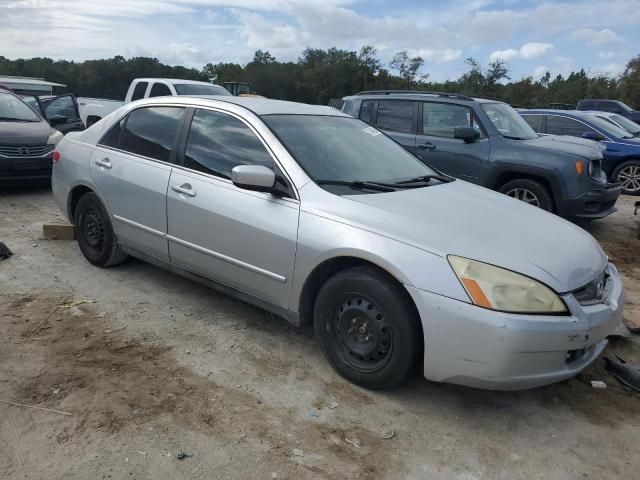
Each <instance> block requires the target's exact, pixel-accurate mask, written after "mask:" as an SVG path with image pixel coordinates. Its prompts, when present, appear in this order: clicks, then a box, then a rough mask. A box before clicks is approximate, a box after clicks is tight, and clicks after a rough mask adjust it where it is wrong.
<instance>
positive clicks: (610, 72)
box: [590, 63, 625, 77]
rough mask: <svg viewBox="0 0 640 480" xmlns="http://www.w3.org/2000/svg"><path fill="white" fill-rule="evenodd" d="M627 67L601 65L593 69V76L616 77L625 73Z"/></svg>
mask: <svg viewBox="0 0 640 480" xmlns="http://www.w3.org/2000/svg"><path fill="white" fill-rule="evenodd" d="M624 69H625V66H624V65H622V64H620V63H610V64H609V65H600V66H597V67H594V68H592V69H591V72H590V73H591V74H593V75H605V76H608V77H616V76H618V75H620V74H621V73H622V72H624Z"/></svg>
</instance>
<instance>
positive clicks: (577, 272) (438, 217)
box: [317, 180, 608, 293]
mask: <svg viewBox="0 0 640 480" xmlns="http://www.w3.org/2000/svg"><path fill="white" fill-rule="evenodd" d="M340 198H341V201H338V202H327V201H319V202H318V208H317V210H322V212H321V213H320V214H322V215H324V216H327V217H330V218H334V219H336V220H337V221H341V222H344V223H348V224H350V225H353V226H355V227H358V228H362V229H365V230H368V231H371V232H375V233H378V234H381V235H384V236H386V237H390V238H393V239H395V240H398V241H401V242H403V243H407V244H409V245H412V246H415V247H417V248H419V249H422V250H425V251H427V252H430V253H433V254H436V255H440V256H446V255H449V254H452V255H459V256H462V257H467V258H471V259H474V260H479V261H483V262H486V263H490V264H493V265H497V266H500V267H503V268H507V269H509V270H513V271H515V272H519V273H522V274H525V275H528V276H530V277H532V278H535V279H536V280H538V281H541V282H543V283H545V284H547V285H548V286H550V287H551V288H553V289H554V290H555V291H556V292H559V293H564V292H568V291H571V290H575V289H577V288H580V287H582V286H584V285H585V284H587V283H588V282H590V281H591V280H593V278H594V277H595V276H596V274H598V273H601V272H602V271H603V270H604V269H605V267H606V265H607V261H608V260H607V257H606V255H605V254H604V252H603V251H602V249H601V248H600V246H599V244H598V243H597V242H596V241H595V239H594V238H593V237H592V236H591V235H589V234H588V233H587V232H585V231H584V230H583V229H581V228H579V227H577V226H576V225H574V224H572V223H570V222H568V221H566V220H563V219H561V218H560V217H557V216H555V215H553V214H551V213H548V212H546V211H543V210H541V209H539V208H536V207H532V206H530V205H527V204H525V203H523V202H521V201H518V200H515V199H512V198H509V197H506V196H504V195H502V194H499V193H496V192H493V191H491V190H488V189H485V188H482V187H478V186H476V185H472V184H470V183H467V182H464V181H461V180H456V181H455V182H452V183H448V184H440V185H434V186H430V187H424V188H416V189H407V190H401V191H397V192H390V193H378V194H365V195H348V196H343V197H340ZM425 274H428V273H425Z"/></svg>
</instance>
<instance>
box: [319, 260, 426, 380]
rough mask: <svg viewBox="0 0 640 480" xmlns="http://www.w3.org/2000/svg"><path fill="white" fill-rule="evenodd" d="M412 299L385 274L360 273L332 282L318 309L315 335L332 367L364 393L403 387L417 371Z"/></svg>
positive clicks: (418, 341) (417, 339)
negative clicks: (369, 389)
mask: <svg viewBox="0 0 640 480" xmlns="http://www.w3.org/2000/svg"><path fill="white" fill-rule="evenodd" d="M419 321H420V320H419V318H418V315H417V312H416V311H415V307H414V306H413V304H412V302H411V300H410V298H409V296H408V294H407V292H406V291H404V290H403V289H402V287H401V286H400V285H398V284H397V282H395V281H394V280H393V279H392V278H390V277H389V276H388V275H387V274H385V273H384V272H381V271H379V270H377V269H375V268H372V267H355V268H350V269H348V270H344V271H342V272H340V273H338V274H336V275H335V276H333V277H331V278H330V279H329V280H328V281H327V282H326V283H325V284H324V285H323V286H322V288H321V289H320V292H319V294H318V298H317V299H316V303H315V307H314V329H315V333H316V336H317V337H318V339H319V341H320V344H321V345H322V348H323V349H324V351H325V354H326V355H327V357H328V359H329V362H330V363H331V365H332V366H333V367H334V368H335V369H336V370H337V371H338V373H340V374H341V375H342V376H343V377H345V378H347V379H348V380H350V381H352V382H353V383H356V384H358V385H360V386H362V387H365V388H371V389H388V388H393V387H395V386H397V385H399V384H400V383H402V382H403V381H404V380H405V379H406V378H407V377H408V376H409V374H410V373H412V370H413V368H414V367H415V366H416V365H417V361H416V360H417V356H418V354H419V352H420V351H421V345H422V342H423V338H422V334H421V333H420V329H419V328H418V322H419Z"/></svg>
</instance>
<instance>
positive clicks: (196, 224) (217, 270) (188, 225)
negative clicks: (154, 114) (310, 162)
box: [167, 109, 300, 308]
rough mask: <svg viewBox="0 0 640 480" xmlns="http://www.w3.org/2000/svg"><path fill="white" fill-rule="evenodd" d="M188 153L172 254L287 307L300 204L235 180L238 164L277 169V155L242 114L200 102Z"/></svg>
mask: <svg viewBox="0 0 640 480" xmlns="http://www.w3.org/2000/svg"><path fill="white" fill-rule="evenodd" d="M182 157H183V158H182V162H181V163H182V168H180V167H174V169H173V171H172V173H171V179H170V181H169V190H168V193H167V218H168V237H167V238H168V239H169V254H170V256H171V261H172V262H173V263H174V264H176V265H178V266H180V267H183V268H185V269H187V270H190V271H192V272H196V273H199V274H200V275H203V276H205V277H208V278H211V279H214V280H216V281H218V282H220V283H223V284H225V285H229V286H232V287H234V288H236V289H239V290H242V291H244V292H247V293H249V294H251V295H254V296H257V297H259V298H262V299H263V300H266V301H268V302H270V303H272V304H274V305H277V306H279V307H283V308H287V307H288V304H289V294H290V291H291V281H292V276H293V266H294V262H295V255H296V244H297V238H298V216H299V211H300V204H299V202H298V200H296V199H293V198H281V197H275V196H273V195H271V194H267V193H262V192H252V191H248V190H243V189H241V188H238V187H236V186H235V185H234V184H233V183H231V181H230V180H229V178H230V176H231V169H232V168H233V167H235V166H236V165H266V166H268V167H270V168H274V169H275V170H276V171H278V168H277V167H276V166H275V162H274V158H273V156H272V155H271V154H270V152H269V151H268V150H267V148H266V147H265V145H264V144H263V142H262V141H261V140H260V138H259V137H258V136H257V134H256V133H255V132H254V131H253V130H252V129H251V128H250V127H249V126H248V125H247V124H246V123H244V122H243V121H242V120H240V119H239V118H237V117H235V116H232V115H231V114H228V113H225V112H220V111H215V110H206V109H198V110H196V111H195V114H194V116H193V120H192V122H191V126H190V128H189V132H188V136H187V139H186V144H185V147H184V155H183V156H182Z"/></svg>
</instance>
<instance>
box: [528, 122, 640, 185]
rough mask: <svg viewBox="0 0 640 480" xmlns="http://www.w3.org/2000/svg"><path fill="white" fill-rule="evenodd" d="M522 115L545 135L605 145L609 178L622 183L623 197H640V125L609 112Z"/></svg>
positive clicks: (536, 129)
mask: <svg viewBox="0 0 640 480" xmlns="http://www.w3.org/2000/svg"><path fill="white" fill-rule="evenodd" d="M520 115H522V116H523V118H524V119H525V120H526V121H527V123H528V124H529V125H530V126H531V127H532V128H533V129H534V130H535V131H536V132H538V133H541V134H545V135H565V136H570V137H578V138H585V139H589V140H595V141H597V142H602V145H604V146H605V151H604V161H603V165H602V167H603V170H604V172H605V174H606V175H607V178H608V179H609V180H610V181H611V182H619V183H620V184H621V186H622V191H623V193H626V194H630V195H638V194H640V139H638V135H639V134H640V125H638V124H636V123H633V122H631V121H629V120H628V119H627V118H625V117H623V116H621V115H618V114H610V113H606V112H583V111H565V110H520Z"/></svg>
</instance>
